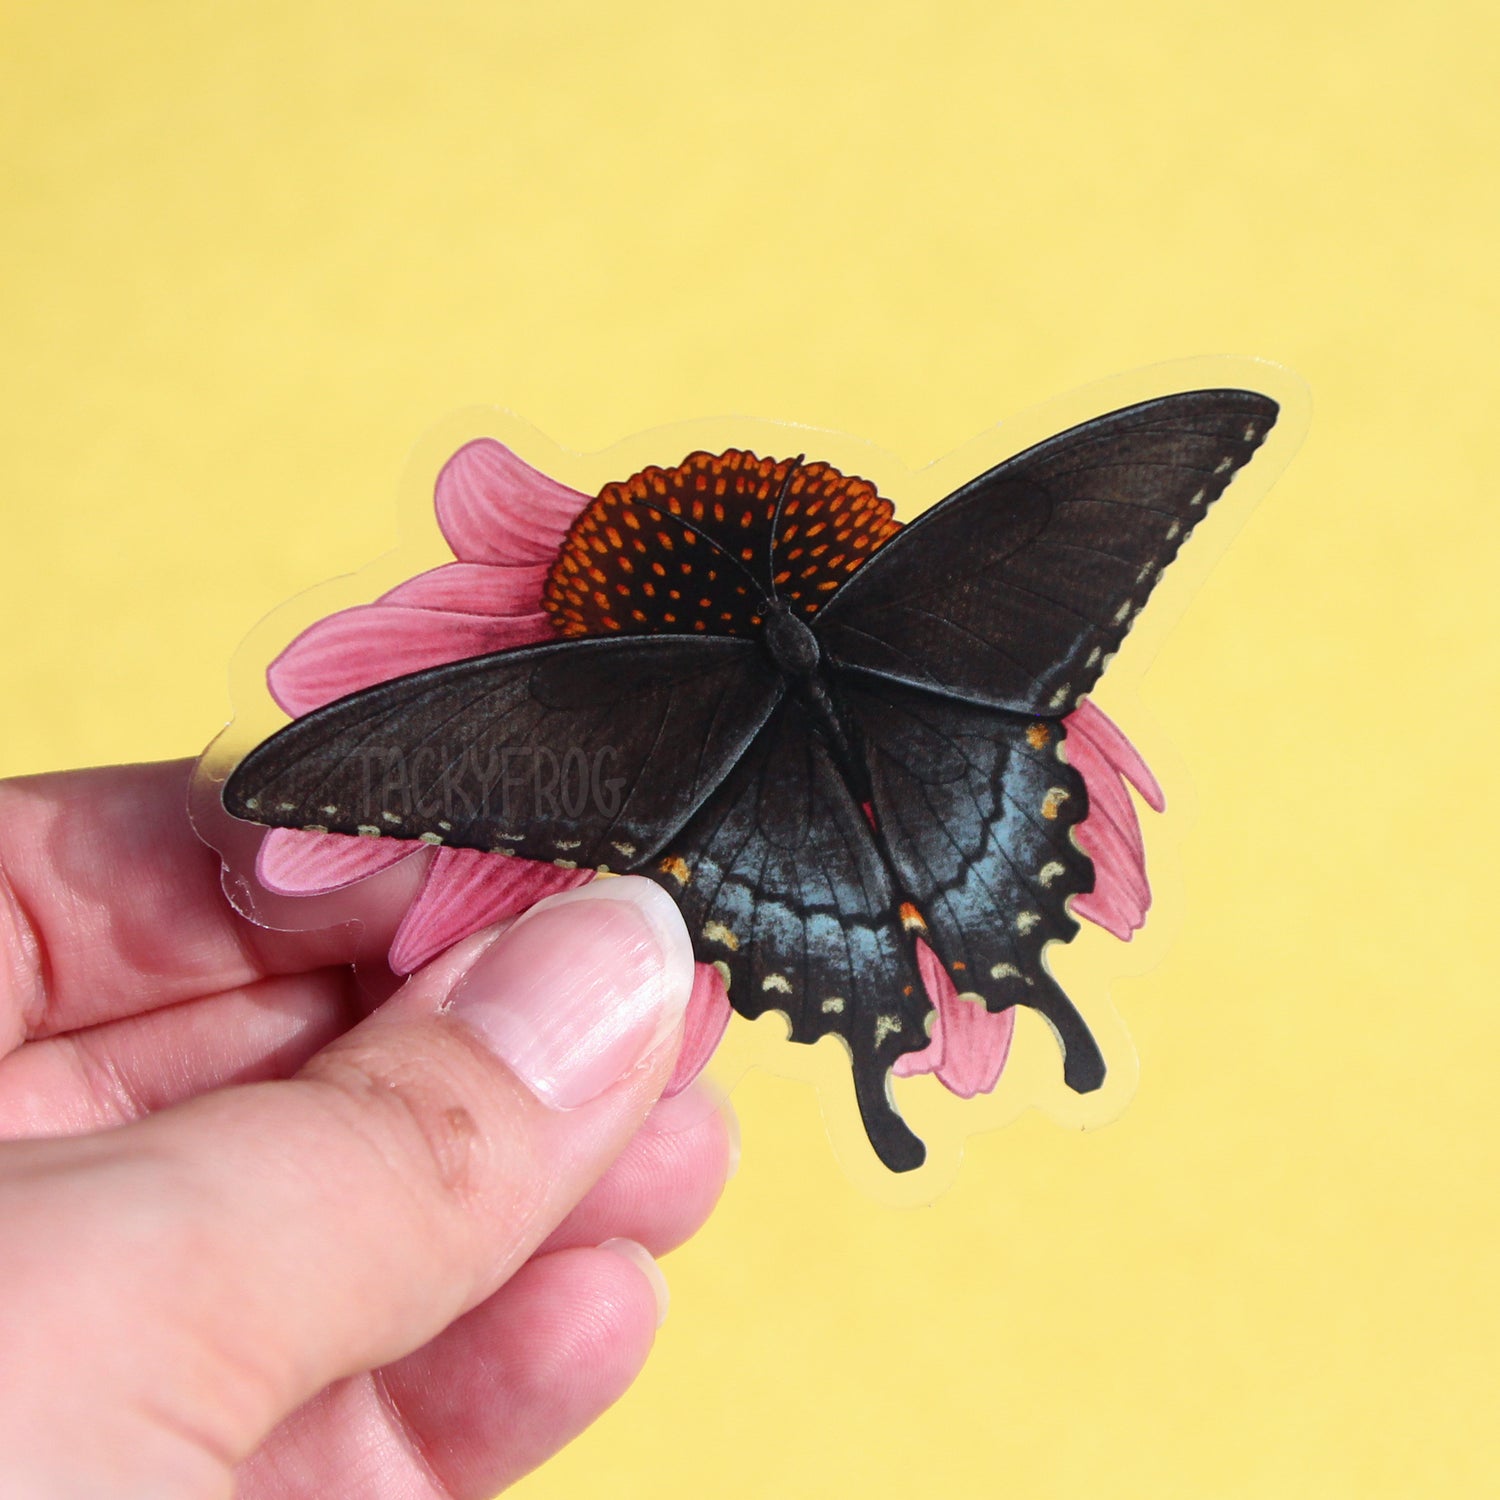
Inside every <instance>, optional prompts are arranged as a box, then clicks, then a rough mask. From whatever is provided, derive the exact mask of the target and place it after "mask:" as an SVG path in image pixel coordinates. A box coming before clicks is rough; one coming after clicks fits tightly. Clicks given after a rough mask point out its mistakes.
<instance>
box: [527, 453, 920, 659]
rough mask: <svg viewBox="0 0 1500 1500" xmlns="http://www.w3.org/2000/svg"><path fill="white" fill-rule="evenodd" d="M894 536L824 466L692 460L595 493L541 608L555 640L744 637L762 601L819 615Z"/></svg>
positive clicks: (561, 554)
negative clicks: (784, 603) (579, 637)
mask: <svg viewBox="0 0 1500 1500" xmlns="http://www.w3.org/2000/svg"><path fill="white" fill-rule="evenodd" d="M773 524H774V526H775V531H776V535H775V539H774V545H773V541H772V536H771V531H772V526H773ZM899 530H900V523H899V522H897V521H896V520H895V517H894V507H893V506H892V504H891V502H890V501H889V500H885V499H882V498H881V496H880V495H879V494H878V493H877V492H876V489H875V486H874V485H873V484H871V483H870V482H869V480H867V479H860V478H857V477H855V476H853V475H845V474H841V473H840V472H839V471H838V470H837V469H835V468H833V467H832V466H831V465H829V464H825V463H821V462H815V463H807V464H804V463H799V462H797V461H796V460H794V459H776V458H757V457H756V456H755V454H753V453H749V452H745V451H742V450H740V449H737V448H731V449H730V450H729V451H728V452H727V453H721V454H711V453H690V454H689V455H688V456H687V457H686V458H685V459H683V461H682V462H681V463H680V464H678V465H677V466H676V467H675V468H671V469H659V468H656V467H655V466H653V467H651V468H649V469H642V470H641V472H640V473H639V474H634V475H632V476H631V477H630V478H629V479H627V480H625V481H624V482H623V483H620V484H607V485H605V487H604V489H603V490H602V491H600V493H599V496H598V498H597V499H595V500H592V501H590V502H589V504H588V505H587V506H585V507H584V509H583V511H582V512H581V513H580V514H579V516H578V518H577V519H576V520H575V521H574V522H573V524H572V526H571V527H570V528H569V529H568V534H567V536H566V537H565V538H564V539H563V544H562V547H561V548H560V549H559V551H558V554H557V560H556V561H555V562H554V563H553V565H552V569H551V571H550V572H549V573H548V575H547V586H546V588H545V590H544V591H543V594H542V608H543V609H545V610H546V611H547V613H548V615H550V616H551V619H552V624H553V625H554V627H556V629H557V630H558V631H559V633H560V634H562V635H565V636H577V635H606V634H610V633H622V634H627V635H649V634H663V633H690V632H694V631H697V632H702V633H706V634H709V635H751V634H754V633H755V632H756V630H757V629H758V628H759V626H760V623H761V615H760V611H761V607H762V604H763V601H764V600H765V599H767V598H768V597H771V596H772V595H773V594H774V596H775V597H778V598H781V599H785V600H787V601H788V602H790V603H791V604H792V605H793V606H794V607H795V608H796V609H797V610H798V611H800V613H801V614H802V615H803V617H804V618H809V617H811V616H812V615H815V614H816V613H817V612H818V610H819V608H820V607H821V606H822V605H823V604H824V603H826V602H827V600H828V599H829V598H830V597H831V596H832V594H833V591H834V590H835V589H837V588H838V586H839V584H841V583H843V582H844V580H845V579H846V578H848V577H849V575H850V574H851V573H853V572H854V570H855V569H856V568H858V567H859V565H860V564H861V563H862V562H864V561H865V559H866V558H868V557H870V556H871V555H873V553H874V552H875V551H876V549H877V548H879V547H880V546H881V545H882V544H883V543H884V542H887V541H889V540H890V538H891V537H893V536H894V535H895V534H896V532H897V531H899Z"/></svg>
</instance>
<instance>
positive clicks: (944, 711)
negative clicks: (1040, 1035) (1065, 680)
mask: <svg viewBox="0 0 1500 1500" xmlns="http://www.w3.org/2000/svg"><path fill="white" fill-rule="evenodd" d="M859 677H860V674H855V673H848V674H846V675H845V677H844V678H843V679H842V680H841V682H840V688H841V695H842V697H843V700H844V704H845V707H846V710H847V712H848V713H849V714H850V715H851V716H852V717H853V719H854V721H855V723H856V724H857V725H858V726H859V730H860V733H861V738H862V740H863V743H864V747H865V755H866V759H867V763H868V766H869V771H870V785H871V804H872V807H873V809H874V813H875V821H876V824H877V826H878V828H879V830H880V840H881V844H882V847H883V848H884V850H885V851H886V854H887V857H888V859H889V861H890V863H891V866H892V868H893V870H894V872H895V876H896V881H897V884H898V886H899V887H900V889H901V892H902V894H903V896H904V897H905V898H906V900H907V901H908V903H909V906H908V908H906V909H905V911H904V918H905V925H906V926H907V927H908V928H909V929H911V930H913V931H915V932H916V933H918V934H920V935H921V936H922V937H923V938H925V939H926V941H927V942H928V943H929V944H930V945H931V947H932V949H933V951H934V952H935V953H936V954H937V956H938V958H939V960H940V961H941V962H942V964H943V967H944V968H945V969H946V970H947V971H948V974H949V976H950V977H951V979H952V980H953V983H954V985H955V987H956V988H957V989H958V990H959V992H960V993H961V994H977V995H979V996H980V997H982V999H983V1000H984V1003H985V1005H986V1007H987V1008H988V1009H990V1010H992V1011H998V1010H1003V1009H1005V1008H1006V1007H1008V1006H1011V1005H1016V1004H1020V1005H1026V1006H1030V1007H1031V1008H1032V1009H1034V1010H1036V1011H1039V1012H1040V1013H1041V1014H1042V1015H1043V1016H1045V1017H1046V1019H1047V1020H1048V1021H1049V1022H1050V1023H1051V1025H1052V1027H1053V1030H1054V1031H1055V1032H1056V1033H1057V1035H1058V1037H1059V1039H1060V1041H1061V1042H1062V1046H1063V1076H1064V1078H1065V1080H1066V1081H1067V1083H1068V1085H1069V1087H1071V1088H1073V1089H1075V1090H1078V1091H1079V1092H1084V1091H1087V1090H1089V1089H1094V1088H1097V1087H1098V1086H1099V1085H1100V1083H1102V1082H1103V1079H1104V1061H1103V1058H1102V1057H1101V1056H1100V1054H1099V1049H1098V1047H1097V1046H1096V1045H1095V1043H1094V1039H1093V1037H1092V1036H1091V1035H1090V1034H1089V1030H1088V1028H1087V1026H1086V1025H1085V1024H1084V1022H1083V1019H1082V1017H1081V1016H1080V1015H1079V1014H1078V1012H1077V1011H1076V1009H1075V1008H1074V1007H1073V1005H1072V1003H1071V1002H1070V1001H1069V1000H1068V998H1067V996H1066V995H1065V994H1064V993H1063V992H1062V990H1061V989H1060V988H1059V987H1058V985H1057V984H1056V982H1055V981H1054V980H1053V978H1052V976H1051V975H1050V974H1049V973H1048V972H1047V969H1046V966H1045V964H1044V963H1043V961H1042V954H1043V950H1044V948H1045V947H1046V945H1047V944H1048V943H1050V942H1054V941H1064V942H1066V941H1067V940H1068V939H1070V938H1071V937H1072V936H1073V935H1074V934H1075V933H1076V932H1077V931H1078V923H1077V922H1076V921H1075V920H1074V918H1073V917H1072V916H1071V914H1070V913H1069V912H1068V909H1067V900H1068V898H1069V897H1070V896H1076V895H1080V894H1082V893H1083V892H1085V891H1089V890H1092V889H1093V885H1094V871H1093V865H1092V863H1091V861H1090V860H1089V858H1088V856H1087V855H1086V854H1084V853H1083V852H1082V850H1080V849H1079V848H1078V847H1077V845H1076V844H1075V843H1074V842H1073V839H1072V837H1071V830H1072V829H1073V828H1074V827H1075V826H1076V824H1077V823H1079V822H1080V821H1081V820H1082V819H1083V817H1084V816H1085V814H1086V812H1087V809H1088V798H1087V793H1086V791H1085V788H1084V783H1083V778H1082V777H1081V776H1080V775H1079V774H1078V773H1077V772H1076V771H1075V770H1073V768H1072V767H1071V766H1069V765H1068V764H1067V763H1066V761H1065V760H1064V759H1063V758H1062V757H1061V755H1060V754H1059V746H1060V744H1061V742H1062V738H1063V735H1062V728H1061V726H1060V725H1059V724H1057V723H1056V722H1054V721H1048V720H1042V719H1037V718H1027V717H1022V716H1019V715H1015V714H1011V713H1008V712H1005V711H1003V710H995V709H990V708H983V707H979V706H976V705H973V704H966V703H960V702H957V701H955V700H953V699H949V698H943V697H940V696H938V695H937V694H934V693H928V692H925V691H922V690H920V689H915V688H910V687H906V686H905V685H903V684H898V683H894V682H884V681H879V680H877V679H875V678H873V677H865V678H864V680H863V681H860V680H859Z"/></svg>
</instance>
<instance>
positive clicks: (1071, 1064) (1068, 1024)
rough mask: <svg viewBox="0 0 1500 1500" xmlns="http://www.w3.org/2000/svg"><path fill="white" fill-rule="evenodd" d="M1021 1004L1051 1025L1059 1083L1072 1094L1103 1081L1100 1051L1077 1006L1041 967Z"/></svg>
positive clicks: (1087, 1092)
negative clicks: (1060, 1066) (1060, 1068)
mask: <svg viewBox="0 0 1500 1500" xmlns="http://www.w3.org/2000/svg"><path fill="white" fill-rule="evenodd" d="M1025 1003H1026V1004H1027V1006H1029V1007H1030V1008H1031V1009H1032V1010H1034V1011H1036V1012H1037V1013H1038V1014H1039V1015H1040V1016H1041V1017H1042V1019H1043V1020H1044V1021H1046V1023H1047V1024H1048V1025H1049V1026H1050V1027H1051V1028H1052V1033H1053V1035H1054V1036H1055V1037H1056V1038H1057V1044H1058V1046H1059V1047H1061V1048H1062V1055H1063V1082H1064V1083H1066V1084H1067V1086H1068V1087H1069V1088H1070V1089H1072V1090H1073V1092H1074V1093H1075V1094H1092V1093H1093V1092H1094V1090H1095V1089H1097V1088H1099V1087H1100V1086H1101V1085H1102V1084H1103V1083H1104V1074H1105V1066H1104V1054H1103V1053H1102V1052H1100V1050H1099V1044H1098V1042H1096V1041H1095V1040H1094V1033H1093V1032H1092V1031H1090V1030H1089V1028H1088V1022H1087V1021H1085V1020H1084V1019H1083V1017H1082V1016H1081V1015H1080V1014H1079V1011H1078V1007H1077V1006H1076V1005H1074V1004H1073V1002H1072V1001H1071V1000H1069V999H1068V997H1067V995H1066V994H1064V993H1063V990H1062V987H1061V986H1060V985H1059V984H1058V983H1057V981H1056V980H1055V979H1053V978H1052V976H1051V975H1050V974H1048V973H1047V972H1046V970H1045V969H1044V970H1042V971H1041V972H1040V973H1039V974H1038V975H1037V976H1036V984H1035V987H1034V989H1032V990H1031V991H1030V992H1029V993H1028V994H1027V996H1026V1001H1025Z"/></svg>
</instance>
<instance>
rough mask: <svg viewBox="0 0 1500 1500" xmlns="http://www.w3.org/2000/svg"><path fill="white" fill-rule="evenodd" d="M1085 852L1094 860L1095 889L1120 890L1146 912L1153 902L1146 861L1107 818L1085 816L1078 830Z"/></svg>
mask: <svg viewBox="0 0 1500 1500" xmlns="http://www.w3.org/2000/svg"><path fill="white" fill-rule="evenodd" d="M1073 832H1074V837H1076V838H1077V840H1078V843H1079V845H1080V847H1081V848H1082V849H1083V852H1084V853H1085V854H1087V855H1088V857H1089V858H1090V859H1092V860H1093V861H1094V889H1095V890H1096V891H1097V890H1102V889H1109V890H1112V891H1114V890H1117V891H1119V892H1121V893H1122V894H1123V895H1128V896H1129V897H1130V898H1131V899H1133V900H1134V901H1136V902H1137V903H1138V904H1139V905H1140V907H1141V909H1142V911H1143V912H1144V910H1145V909H1146V908H1147V907H1148V906H1150V905H1151V885H1150V882H1149V881H1148V880H1147V879H1146V862H1145V860H1144V859H1143V858H1142V857H1141V856H1140V855H1139V854H1137V853H1136V852H1135V851H1134V850H1133V849H1132V848H1131V847H1130V846H1129V845H1128V844H1127V843H1126V842H1125V841H1124V840H1123V839H1122V838H1121V837H1120V834H1119V831H1118V830H1117V829H1116V828H1115V826H1114V824H1112V823H1111V822H1110V821H1109V820H1108V819H1107V818H1095V817H1089V818H1085V819H1084V821H1083V822H1082V823H1080V824H1079V825H1078V827H1077V828H1076V829H1074V831H1073Z"/></svg>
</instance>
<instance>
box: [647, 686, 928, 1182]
mask: <svg viewBox="0 0 1500 1500" xmlns="http://www.w3.org/2000/svg"><path fill="white" fill-rule="evenodd" d="M653 874H654V877H655V878H656V879H657V880H658V881H659V882H660V883H661V884H662V885H663V886H665V887H666V889H667V890H669V891H670V892H671V893H672V895H673V896H674V897H675V898H676V900H677V902H678V904H679V906H681V908H682V911H683V915H684V916H685V917H686V918H687V922H688V927H689V930H690V931H691V932H692V934H693V942H694V945H695V948H696V951H697V955H698V958H699V959H700V960H701V961H702V962H705V963H714V964H717V965H720V966H721V968H720V972H721V973H722V974H723V975H724V976H725V978H726V982H727V984H728V987H729V999H730V1003H731V1004H732V1005H733V1006H734V1008H735V1009H736V1010H737V1011H739V1012H740V1014H741V1015H744V1016H748V1017H750V1018H752V1019H753V1018H754V1017H756V1016H759V1015H762V1014H763V1013H764V1012H765V1011H767V1010H779V1011H782V1012H784V1013H785V1014H786V1016H787V1017H788V1019H789V1021H790V1023H791V1035H792V1038H793V1040H795V1041H799V1042H814V1041H816V1040H817V1039H818V1038H819V1037H821V1036H825V1035H827V1034H828V1033H830V1032H833V1033H836V1034H837V1035H839V1036H841V1037H843V1038H844V1040H845V1041H846V1042H847V1043H848V1046H849V1051H850V1054H851V1059H852V1063H853V1068H854V1081H855V1091H856V1095H857V1097H858V1101H859V1107H860V1112H861V1115H862V1117H863V1119H864V1123H865V1129H866V1131H867V1133H868V1134H869V1137H870V1140H871V1143H872V1144H873V1145H874V1147H875V1149H876V1151H877V1152H878V1153H879V1155H880V1157H881V1159H882V1160H883V1161H884V1162H885V1163H886V1165H887V1166H889V1167H891V1168H892V1169H893V1170H896V1171H904V1170H907V1169H909V1168H911V1167H914V1166H916V1165H918V1164H919V1163H920V1162H921V1160H922V1158H923V1154H924V1153H923V1148H922V1145H921V1142H920V1141H918V1140H917V1138H916V1137H915V1136H914V1135H913V1134H912V1133H911V1131H910V1130H909V1129H908V1128H907V1126H906V1125H905V1124H904V1123H903V1122H902V1121H901V1119H900V1117H899V1116H898V1115H897V1114H896V1113H895V1111H894V1109H893V1108H892V1106H891V1104H890V1101H889V1098H888V1095H887V1087H888V1084H887V1079H888V1075H889V1073H890V1069H891V1066H892V1064H894V1062H895V1061H896V1059H897V1058H898V1057H900V1056H901V1055H902V1054H903V1053H906V1052H913V1051H917V1050H920V1049H921V1048H923V1047H925V1046H926V1045H927V1040H928V1039H927V1030H926V1023H927V1016H928V1013H929V1012H930V1010H931V1004H930V1002H929V1001H928V999H927V997H926V993H925V991H924V990H923V987H922V982H921V978H920V975H919V974H918V971H917V967H916V958H915V951H914V949H913V946H912V944H911V942H910V940H909V939H908V938H907V937H906V935H905V934H904V933H903V932H902V930H901V926H900V921H899V917H898V915H897V908H898V904H899V902H898V897H897V895H896V892H895V890H894V888H893V886H892V883H891V878H890V872H889V870H888V869H887V867H886V865H885V863H884V862H883V861H882V859H881V857H880V854H879V851H878V850H877V848H876V846H875V842H874V838H873V836H872V831H871V827H870V823H869V820H868V819H867V817H866V816H865V813H864V811H863V810H862V809H861V808H860V806H859V805H858V803H857V802H856V801H855V800H854V798H853V796H851V794H850V791H849V788H848V786H847V785H846V784H845V781H844V779H843V777H842V776H841V775H840V773H839V770H838V768H837V766H836V765H835V763H834V760H833V757H832V755H831V754H830V752H829V749H828V747H827V745H826V743H825V742H824V740H823V739H822V738H821V737H820V736H819V735H818V734H817V733H816V731H815V730H814V729H813V728H812V725H811V722H810V720H809V718H808V716H807V712H806V710H805V708H804V707H803V705H802V704H801V703H799V702H798V701H797V700H796V699H794V698H792V697H788V698H785V699H783V700H782V702H781V703H780V704H779V705H778V706H777V708H776V709H775V710H774V712H773V713H772V715H771V717H770V719H769V720H768V722H767V723H766V725H765V727H764V728H763V729H762V730H761V732H760V734H759V735H758V736H757V738H756V740H755V743H754V744H753V745H752V746H751V747H750V748H749V750H748V751H747V753H746V754H745V756H744V758H743V759H742V760H741V761H740V763H739V765H737V766H736V767H735V769H734V770H733V771H732V772H731V773H730V774H729V776H727V777H726V778H725V780H724V783H723V785H722V786H720V787H719V789H718V790H717V791H716V792H715V793H714V794H713V795H712V796H711V797H709V799H708V800H707V801H706V802H705V803H704V805H703V806H702V807H701V808H700V809H699V810H698V812H697V813H696V814H695V815H694V817H693V818H692V820H691V821H690V822H689V823H688V824H687V825H686V826H685V827H684V828H683V829H682V831H681V832H680V833H679V834H678V835H677V836H676V837H675V838H674V839H672V840H671V841H670V843H669V844H668V846H667V848H666V850H665V851H664V854H663V858H662V859H661V860H660V861H658V867H657V869H656V870H655V871H654V872H653Z"/></svg>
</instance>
